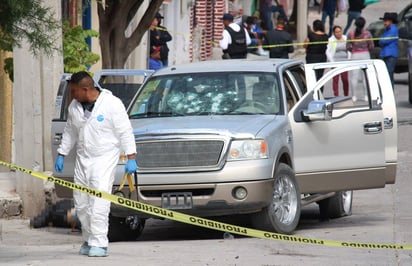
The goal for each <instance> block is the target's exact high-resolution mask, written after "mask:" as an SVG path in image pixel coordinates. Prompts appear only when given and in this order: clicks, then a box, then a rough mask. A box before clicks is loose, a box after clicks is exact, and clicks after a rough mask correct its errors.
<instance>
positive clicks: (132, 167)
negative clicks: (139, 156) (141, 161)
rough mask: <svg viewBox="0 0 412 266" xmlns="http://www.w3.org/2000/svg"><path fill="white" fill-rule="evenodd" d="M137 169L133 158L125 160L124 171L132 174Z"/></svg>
mask: <svg viewBox="0 0 412 266" xmlns="http://www.w3.org/2000/svg"><path fill="white" fill-rule="evenodd" d="M136 170H137V163H136V160H135V159H129V160H127V163H126V167H125V172H126V173H128V174H133V173H134V172H136Z"/></svg>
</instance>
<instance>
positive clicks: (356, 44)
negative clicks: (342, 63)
mask: <svg viewBox="0 0 412 266" xmlns="http://www.w3.org/2000/svg"><path fill="white" fill-rule="evenodd" d="M365 24H366V20H365V19H364V18H363V17H359V18H357V19H356V20H355V27H356V28H355V30H352V31H350V32H349V33H348V39H347V42H346V48H347V49H348V51H349V52H350V53H351V60H363V59H370V50H372V49H373V48H374V44H373V41H372V34H371V33H370V32H369V31H367V30H365V29H364V27H365ZM351 74H352V75H351V78H350V87H351V90H352V100H353V101H354V102H356V101H357V97H356V93H355V91H354V90H355V88H356V87H357V85H358V80H359V79H360V80H361V81H362V82H363V86H364V91H365V94H364V97H365V101H368V94H367V92H366V81H365V78H364V77H363V75H361V70H353V71H351Z"/></svg>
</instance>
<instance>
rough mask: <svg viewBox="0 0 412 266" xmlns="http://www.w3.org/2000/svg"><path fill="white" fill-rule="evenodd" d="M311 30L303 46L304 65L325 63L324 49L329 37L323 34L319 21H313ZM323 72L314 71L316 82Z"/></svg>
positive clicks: (323, 30)
mask: <svg viewBox="0 0 412 266" xmlns="http://www.w3.org/2000/svg"><path fill="white" fill-rule="evenodd" d="M312 28H313V29H312V31H310V32H309V34H308V37H307V38H306V39H305V44H304V45H303V47H304V48H306V63H308V64H310V63H321V62H326V48H327V45H328V39H329V37H328V35H327V34H326V33H325V29H324V27H323V24H322V21H320V20H319V19H317V20H315V21H313V26H312ZM323 71H324V70H323V69H317V70H315V73H316V79H317V80H319V79H320V78H321V77H322V76H323ZM322 92H323V89H322Z"/></svg>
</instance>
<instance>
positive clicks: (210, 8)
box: [190, 0, 226, 61]
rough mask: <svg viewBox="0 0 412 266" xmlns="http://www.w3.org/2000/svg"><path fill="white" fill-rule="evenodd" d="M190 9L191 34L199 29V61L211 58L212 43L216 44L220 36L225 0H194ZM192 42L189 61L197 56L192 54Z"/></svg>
mask: <svg viewBox="0 0 412 266" xmlns="http://www.w3.org/2000/svg"><path fill="white" fill-rule="evenodd" d="M195 3H196V4H195V5H194V6H192V8H191V20H190V28H191V29H192V30H191V31H192V32H191V34H192V35H193V34H194V30H195V29H201V42H200V60H202V61H203V60H207V59H209V58H211V57H212V51H213V43H214V42H218V41H219V40H220V38H221V36H222V31H223V24H222V16H223V14H224V13H225V8H226V1H225V0H215V1H212V0H196V2H195ZM193 52H194V51H193V42H192V46H191V61H193V58H194V57H197V55H194V54H193Z"/></svg>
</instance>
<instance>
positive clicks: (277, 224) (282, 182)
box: [252, 163, 301, 234]
mask: <svg viewBox="0 0 412 266" xmlns="http://www.w3.org/2000/svg"><path fill="white" fill-rule="evenodd" d="M300 202H301V199H300V192H299V188H298V185H297V182H296V179H295V173H294V171H293V170H292V168H290V166H289V165H287V164H284V163H279V165H278V167H277V169H276V171H275V177H274V187H273V195H272V201H271V202H270V204H269V205H268V206H267V207H265V208H264V209H263V210H262V211H260V212H258V213H256V214H254V216H253V217H252V218H253V219H252V222H253V225H254V227H256V228H259V229H262V230H267V231H274V232H277V233H281V234H291V233H293V231H294V230H295V228H296V226H297V225H298V223H299V218H300Z"/></svg>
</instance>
